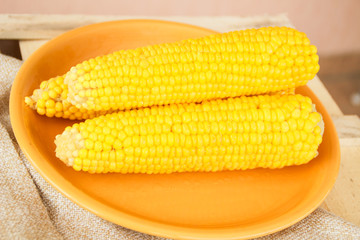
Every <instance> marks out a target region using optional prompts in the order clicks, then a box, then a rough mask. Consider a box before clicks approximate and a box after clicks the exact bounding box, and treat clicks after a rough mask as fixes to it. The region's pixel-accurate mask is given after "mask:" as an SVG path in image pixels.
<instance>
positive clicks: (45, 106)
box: [25, 76, 295, 120]
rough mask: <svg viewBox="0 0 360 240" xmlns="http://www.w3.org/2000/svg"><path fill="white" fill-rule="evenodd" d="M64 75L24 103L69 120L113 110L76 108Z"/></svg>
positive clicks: (40, 89)
mask: <svg viewBox="0 0 360 240" xmlns="http://www.w3.org/2000/svg"><path fill="white" fill-rule="evenodd" d="M63 81H64V76H58V77H55V78H50V79H49V80H46V81H43V82H41V84H40V88H39V89H35V90H34V91H33V95H31V96H30V97H25V103H26V104H27V105H28V106H29V107H30V108H32V109H33V110H35V111H36V112H37V113H38V114H40V115H46V116H47V117H58V118H65V119H70V120H84V119H89V118H93V117H97V116H100V115H104V114H107V113H111V112H113V111H111V110H108V111H94V110H87V109H85V108H83V107H80V108H77V107H76V106H74V105H73V104H71V103H70V102H69V101H68V100H67V93H68V87H67V85H66V84H64V82H63ZM294 93H295V89H286V90H283V91H280V92H275V93H273V94H294Z"/></svg>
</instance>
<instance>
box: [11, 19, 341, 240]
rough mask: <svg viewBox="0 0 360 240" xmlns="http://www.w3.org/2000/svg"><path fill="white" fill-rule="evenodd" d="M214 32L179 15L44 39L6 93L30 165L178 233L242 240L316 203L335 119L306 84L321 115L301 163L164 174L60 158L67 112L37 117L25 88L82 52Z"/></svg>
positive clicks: (120, 217)
mask: <svg viewBox="0 0 360 240" xmlns="http://www.w3.org/2000/svg"><path fill="white" fill-rule="evenodd" d="M212 33H214V31H211V30H207V29H203V28H199V27H194V26H190V25H185V24H179V23H173V22H164V21H152V20H129V21H115V22H106V23H100V24H94V25H90V26H86V27H82V28H78V29H75V30H72V31H69V32H67V33H65V34H63V35H61V36H59V37H57V38H55V39H53V40H51V41H49V42H48V43H47V44H45V45H44V46H42V47H41V48H40V49H39V50H37V51H36V52H35V53H34V54H33V55H32V56H31V57H30V58H29V59H28V60H27V61H26V62H25V63H24V64H23V66H22V68H21V69H20V71H19V73H18V75H17V77H16V79H15V82H14V84H13V87H12V90H11V96H10V116H11V123H12V126H13V129H14V132H15V135H16V138H17V140H18V142H19V144H20V146H21V148H22V150H23V151H24V153H25V155H26V156H27V158H28V159H29V161H30V162H31V163H32V164H33V166H34V167H35V168H36V170H37V171H38V172H39V173H40V174H41V175H42V176H43V177H44V178H45V179H46V180H47V181H48V182H49V183H50V184H52V185H53V186H54V187H55V188H56V189H58V190H59V191H60V192H61V193H63V194H64V195H65V196H66V197H68V198H69V199H71V200H72V201H74V202H75V203H77V204H78V205H80V206H82V207H83V208H85V209H88V210H89V211H91V212H93V213H95V214H96V215H98V216H100V217H102V218H104V219H107V220H109V221H111V222H114V223H117V224H119V225H122V226H124V227H127V228H131V229H134V230H137V231H141V232H145V233H149V234H153V235H159V236H164V237H170V238H176V239H243V238H251V237H258V236H262V235H266V234H269V233H272V232H275V231H279V230H281V229H283V228H286V227H288V226H290V225H292V224H294V223H296V222H297V221H299V220H301V219H302V218H304V217H306V216H307V215H308V214H310V213H311V212H312V211H313V210H315V209H316V208H317V207H318V206H319V205H320V204H321V202H322V201H323V200H324V198H325V197H326V195H327V194H328V193H329V191H330V189H331V188H332V186H333V184H334V182H335V179H336V177H337V173H338V170H339V162H340V155H339V141H338V137H337V134H336V132H335V128H334V125H333V123H332V121H331V119H330V117H329V115H328V113H327V112H326V110H325V108H324V106H323V105H322V104H321V102H320V101H319V99H317V97H316V96H315V95H314V93H312V92H311V91H310V90H309V88H308V87H301V88H299V89H298V92H299V93H302V94H304V95H307V96H309V97H311V98H312V99H313V101H314V102H315V103H316V106H317V109H318V111H319V112H321V113H322V115H323V118H324V121H325V134H324V141H323V143H322V144H321V146H320V150H319V152H320V155H319V156H318V157H317V158H316V159H314V160H313V161H311V162H310V163H309V164H307V165H303V166H297V167H287V168H284V169H280V170H267V169H256V170H247V171H233V172H230V171H227V172H219V173H182V174H171V175H141V174H138V175H136V174H128V175H122V174H105V175H91V174H88V173H84V172H75V171H74V170H73V169H72V168H69V167H66V166H65V165H64V164H63V163H62V162H60V161H59V160H58V159H57V158H56V157H55V154H54V150H55V145H54V137H55V135H56V134H59V133H61V132H62V131H63V129H64V128H65V126H68V125H70V124H72V123H73V122H72V121H68V120H62V119H55V118H53V119H49V118H46V117H44V116H39V115H38V114H36V112H35V111H32V110H31V109H29V108H28V107H26V106H25V104H24V97H25V96H28V95H30V94H31V93H32V91H33V90H34V89H35V88H38V87H39V84H40V82H41V81H42V80H46V79H48V78H50V77H53V76H56V75H62V74H64V73H65V72H67V71H68V70H69V68H70V67H71V66H73V65H75V64H77V63H79V62H81V61H83V60H85V59H88V58H90V57H95V56H97V55H101V54H106V53H110V52H112V51H115V50H119V49H128V48H135V47H139V46H144V45H149V44H155V43H162V42H171V41H175V40H180V39H186V38H194V37H201V36H204V35H208V34H212Z"/></svg>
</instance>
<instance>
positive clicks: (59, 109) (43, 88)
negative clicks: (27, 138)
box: [25, 76, 112, 120]
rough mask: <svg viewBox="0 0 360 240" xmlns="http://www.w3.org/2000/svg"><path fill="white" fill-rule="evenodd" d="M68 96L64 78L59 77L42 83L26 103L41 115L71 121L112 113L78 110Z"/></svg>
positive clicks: (26, 99)
mask: <svg viewBox="0 0 360 240" xmlns="http://www.w3.org/2000/svg"><path fill="white" fill-rule="evenodd" d="M67 94H68V87H67V85H66V84H64V76H58V77H54V78H50V79H49V80H46V81H43V82H41V84H40V88H39V89H35V90H34V91H33V95H32V96H30V97H26V98H25V103H26V104H27V105H28V106H30V107H31V108H32V109H34V110H36V111H37V113H38V114H40V115H46V116H47V117H59V118H65V119H71V120H75V119H77V120H83V119H88V118H93V117H96V116H100V115H104V114H106V113H110V112H112V111H94V110H87V109H85V108H83V107H80V108H77V107H76V106H74V105H73V104H71V103H70V102H69V101H68V100H67Z"/></svg>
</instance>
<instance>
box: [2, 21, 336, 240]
mask: <svg viewBox="0 0 360 240" xmlns="http://www.w3.org/2000/svg"><path fill="white" fill-rule="evenodd" d="M129 22H130V23H131V22H140V23H141V22H144V23H145V22H147V23H149V22H153V23H160V24H176V25H182V26H184V27H189V28H193V29H194V28H195V29H199V30H203V31H204V30H205V31H208V32H209V34H211V33H218V32H216V31H213V30H210V29H207V28H203V27H199V26H194V25H191V24H185V23H179V22H173V21H164V20H153V19H129V20H115V21H107V22H101V23H94V24H90V25H86V26H83V27H79V28H75V29H73V30H70V31H67V32H65V33H63V34H61V35H59V36H57V37H55V38H53V39H51V40H49V41H48V42H47V43H45V44H44V45H42V46H41V47H40V48H39V49H37V50H36V51H35V52H34V53H33V54H31V56H30V57H29V58H28V59H27V60H26V61H25V62H24V63H23V65H22V66H21V68H20V70H19V71H18V73H17V75H16V77H15V80H14V82H13V85H12V87H11V92H10V103H9V106H10V109H9V111H10V121H11V125H12V128H13V131H14V135H15V137H16V139H17V142H18V144H19V146H20V148H21V150H22V151H23V153H24V154H25V156H26V158H27V160H28V161H29V162H30V163H31V165H32V166H33V167H34V168H35V170H36V171H37V172H38V173H39V174H40V175H41V176H42V177H43V178H44V179H45V180H46V181H47V182H48V183H49V184H50V185H51V186H52V187H54V188H55V189H56V190H57V191H58V192H60V193H61V194H62V195H64V196H65V197H67V198H68V199H69V200H71V201H72V202H74V203H75V204H77V205H78V206H80V207H82V208H83V209H86V210H88V211H90V212H92V213H93V214H95V215H97V216H99V217H101V218H103V219H106V220H108V221H110V222H112V223H115V224H119V225H121V226H123V227H126V228H129V229H133V230H135V231H140V232H142V233H147V234H151V235H156V236H161V237H167V238H176V239H219V238H221V239H244V238H254V237H260V236H264V235H268V234H271V233H274V232H278V231H280V230H283V229H285V228H287V227H289V226H291V225H293V224H295V223H297V222H299V221H301V220H302V219H304V218H305V217H307V216H308V215H309V214H310V213H312V212H313V211H314V210H315V209H316V208H318V207H319V206H320V204H321V203H322V202H323V201H324V199H325V198H326V197H327V195H328V194H329V192H330V191H331V189H332V188H333V186H334V184H335V181H336V179H337V176H338V174H339V168H340V143H339V138H338V135H337V132H336V129H335V126H334V123H333V121H332V119H331V117H330V115H329V113H328V112H327V110H326V109H325V107H324V106H323V104H322V103H321V101H320V100H319V99H318V97H317V96H316V95H315V94H314V92H313V91H312V90H311V89H310V88H309V87H308V86H304V87H305V88H307V90H308V91H309V92H311V93H312V95H313V96H312V98H313V97H314V98H316V99H315V100H316V101H317V102H318V103H320V104H321V105H322V109H323V111H322V112H321V114H322V115H323V117H324V116H326V117H327V118H328V119H329V123H330V126H329V125H327V126H326V128H327V129H331V131H332V132H333V134H335V135H334V136H335V137H336V138H335V139H334V141H335V143H336V150H337V151H336V153H337V155H336V156H335V157H336V159H337V166H336V170H335V171H336V174H335V177H334V178H333V179H332V181H331V182H329V184H328V186H329V188H328V189H327V191H325V192H323V193H322V196H321V197H318V198H317V199H318V201H316V203H314V204H313V205H312V207H311V208H308V209H306V210H304V211H302V212H300V213H299V214H298V216H297V217H296V218H293V219H292V220H290V221H289V222H288V223H287V224H281V226H276V227H270V228H269V229H268V230H266V231H261V232H259V233H252V234H247V235H244V234H242V235H241V231H234V229H233V228H229V229H232V231H231V232H224V231H216V230H215V231H209V230H208V229H205V230H203V229H199V228H189V227H179V226H174V225H170V224H164V223H159V222H154V221H150V220H147V219H144V218H141V217H137V216H134V215H131V214H128V213H125V212H121V211H119V210H116V211H115V212H114V208H111V207H109V206H107V205H106V204H104V203H102V202H100V201H97V200H94V199H93V198H91V197H90V196H89V195H87V194H85V193H83V192H81V191H80V190H79V189H78V188H76V187H74V186H73V185H71V183H70V182H69V181H67V180H66V179H65V178H62V176H61V175H60V174H58V175H59V176H58V177H60V178H58V177H52V176H50V175H51V174H49V173H46V172H44V171H43V169H42V168H41V166H40V165H39V164H38V160H34V159H43V157H42V155H41V154H40V153H38V152H36V151H34V150H33V147H32V146H31V145H32V144H31V142H29V141H27V140H26V139H25V137H24V135H26V134H22V133H26V128H25V125H24V124H23V123H22V121H21V120H22V119H21V118H19V117H18V116H19V112H21V111H22V110H23V109H19V108H18V105H19V104H20V103H18V102H17V101H20V100H17V95H16V89H17V88H19V81H20V80H19V79H20V78H21V77H20V76H22V75H23V72H26V71H27V68H28V66H29V65H30V63H31V62H32V61H34V60H36V58H37V55H38V54H40V55H41V53H42V52H44V51H46V49H47V48H48V47H49V46H51V45H53V44H56V42H57V41H60V40H61V39H62V38H64V37H66V36H67V35H68V34H72V33H74V32H75V33H77V32H79V31H80V32H82V31H86V30H87V29H91V28H93V27H94V26H95V27H96V26H97V27H100V26H102V25H109V24H110V25H111V24H124V23H125V24H126V23H129ZM313 100H314V99H313ZM20 102H22V106H24V103H23V101H20ZM329 123H328V124H329ZM55 176H56V175H55ZM63 180H65V182H64V181H63ZM59 181H60V182H61V184H60V185H59V184H58V183H59ZM238 228H239V227H237V228H235V229H238ZM194 230H196V231H194Z"/></svg>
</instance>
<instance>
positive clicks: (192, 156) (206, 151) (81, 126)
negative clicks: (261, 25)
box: [55, 95, 323, 174]
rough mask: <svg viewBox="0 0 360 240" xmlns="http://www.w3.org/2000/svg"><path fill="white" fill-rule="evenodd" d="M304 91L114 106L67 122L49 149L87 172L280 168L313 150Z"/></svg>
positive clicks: (315, 139)
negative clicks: (104, 112)
mask: <svg viewBox="0 0 360 240" xmlns="http://www.w3.org/2000/svg"><path fill="white" fill-rule="evenodd" d="M322 124H323V121H322V117H321V115H320V114H319V113H318V112H316V111H315V108H314V106H313V104H312V102H311V100H310V98H308V97H305V96H302V95H282V96H280V95H259V96H253V97H238V98H228V99H226V100H224V99H223V100H219V99H218V100H211V101H204V102H202V103H198V104H197V103H189V104H172V105H165V106H154V107H151V108H142V109H133V110H126V111H120V112H118V113H112V114H108V115H104V116H100V117H97V118H93V119H88V120H86V121H85V122H81V123H76V124H74V125H73V126H71V127H70V126H69V127H67V128H66V129H65V130H64V132H63V133H62V134H60V135H58V136H57V137H56V139H55V144H56V156H57V157H58V158H59V159H60V160H62V161H63V162H64V163H66V164H67V165H68V166H72V167H73V168H74V169H75V170H77V171H80V170H83V171H87V172H89V173H107V172H120V173H147V174H152V173H173V172H192V171H205V172H209V171H212V172H215V171H221V170H237V169H243V170H245V169H253V168H258V167H262V168H282V167H284V166H290V165H300V164H305V163H307V162H309V161H310V160H311V159H313V158H314V157H315V156H317V154H318V153H317V149H318V146H319V144H320V143H321V141H322V131H323V125H322Z"/></svg>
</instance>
